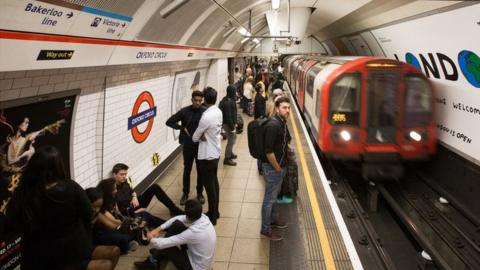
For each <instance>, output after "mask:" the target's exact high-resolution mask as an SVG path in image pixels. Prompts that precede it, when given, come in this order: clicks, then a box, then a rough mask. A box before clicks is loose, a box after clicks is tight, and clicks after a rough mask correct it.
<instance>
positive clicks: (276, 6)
mask: <svg viewBox="0 0 480 270" xmlns="http://www.w3.org/2000/svg"><path fill="white" fill-rule="evenodd" d="M279 8H280V0H272V9H273V10H277V9H279Z"/></svg>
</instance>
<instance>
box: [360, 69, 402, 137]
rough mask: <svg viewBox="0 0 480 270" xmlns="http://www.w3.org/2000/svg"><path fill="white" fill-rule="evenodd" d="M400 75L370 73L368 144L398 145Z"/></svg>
mask: <svg viewBox="0 0 480 270" xmlns="http://www.w3.org/2000/svg"><path fill="white" fill-rule="evenodd" d="M399 82H400V75H399V74H398V73H393V72H388V73H387V72H381V71H370V72H369V78H368V83H367V85H368V90H367V108H368V110H367V143H374V144H375V143H382V144H385V143H386V144H396V143H397V140H396V126H397V123H398V116H399V106H398V102H399V88H400V87H399V86H400V84H399Z"/></svg>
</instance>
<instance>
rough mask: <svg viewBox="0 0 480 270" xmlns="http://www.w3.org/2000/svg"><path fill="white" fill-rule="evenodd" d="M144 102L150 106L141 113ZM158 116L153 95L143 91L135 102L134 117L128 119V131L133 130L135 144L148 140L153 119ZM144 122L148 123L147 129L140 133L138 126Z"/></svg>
mask: <svg viewBox="0 0 480 270" xmlns="http://www.w3.org/2000/svg"><path fill="white" fill-rule="evenodd" d="M144 102H145V103H147V104H148V109H147V110H144V111H142V112H139V110H140V106H141V105H142V104H143V103H144ZM156 115H157V107H156V106H155V102H154V101H153V96H152V94H151V93H150V92H148V91H143V92H142V93H141V94H140V95H138V97H137V100H135V104H134V105H133V110H132V116H130V117H129V118H128V129H129V130H131V132H132V137H133V139H134V140H135V142H137V143H142V142H144V141H145V140H146V139H147V138H148V135H149V134H150V131H152V127H153V119H154V118H155V116H156ZM144 122H148V124H147V127H146V128H145V129H144V130H143V131H140V130H139V129H138V126H139V125H140V124H142V123H144Z"/></svg>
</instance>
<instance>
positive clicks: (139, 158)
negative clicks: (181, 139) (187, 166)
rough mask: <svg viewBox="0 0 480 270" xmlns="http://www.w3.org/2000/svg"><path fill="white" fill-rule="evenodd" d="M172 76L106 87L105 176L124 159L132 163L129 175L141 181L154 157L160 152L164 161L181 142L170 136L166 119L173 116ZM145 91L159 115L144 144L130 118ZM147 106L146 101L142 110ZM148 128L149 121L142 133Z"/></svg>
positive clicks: (148, 170) (144, 125) (143, 126)
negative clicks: (134, 133) (133, 131)
mask: <svg viewBox="0 0 480 270" xmlns="http://www.w3.org/2000/svg"><path fill="white" fill-rule="evenodd" d="M172 80H173V77H172V76H163V77H160V78H157V79H152V80H148V81H141V82H137V83H131V84H126V85H121V86H117V87H113V88H107V90H106V96H105V100H106V106H105V126H104V152H103V165H104V168H103V176H104V177H106V176H108V175H109V173H110V169H111V168H112V167H113V165H114V164H115V163H118V162H121V163H125V164H127V165H129V166H130V167H131V169H130V170H129V174H130V176H131V177H132V180H133V181H134V184H138V182H139V181H141V180H142V179H144V178H145V177H146V176H147V175H148V174H149V173H150V172H151V171H152V170H153V169H154V168H155V166H153V164H152V156H153V154H154V153H158V154H159V155H160V159H161V160H163V159H165V157H167V156H168V155H169V154H170V153H171V152H172V151H173V150H175V148H176V147H177V146H178V143H177V142H176V141H174V140H173V137H171V138H170V140H169V139H168V137H167V132H168V131H169V128H167V126H166V125H165V121H166V120H167V118H168V117H169V116H170V99H169V97H170V93H171V81H172ZM143 91H148V92H150V93H151V94H152V96H153V98H154V103H155V106H156V107H157V114H156V117H154V118H153V119H154V120H153V127H152V130H151V132H150V134H149V136H148V137H147V139H146V140H145V141H144V142H142V143H137V142H135V141H134V139H133V137H132V134H131V130H128V129H127V126H128V124H127V120H128V118H129V117H130V116H131V115H132V109H133V106H134V103H135V100H136V98H137V97H138V95H139V94H140V93H142V92H143ZM146 109H148V106H147V104H146V103H145V102H144V103H143V104H142V106H141V107H140V110H139V111H140V112H141V111H144V110H146ZM146 127H147V122H144V123H142V124H140V125H139V126H138V129H139V131H140V132H142V131H144V130H145V128H146Z"/></svg>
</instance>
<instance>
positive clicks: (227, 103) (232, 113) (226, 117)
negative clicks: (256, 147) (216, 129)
mask: <svg viewBox="0 0 480 270" xmlns="http://www.w3.org/2000/svg"><path fill="white" fill-rule="evenodd" d="M236 91H237V89H236V88H235V86H234V85H229V86H228V87H227V95H226V96H225V97H224V98H223V99H222V100H221V101H220V104H219V105H218V107H219V108H220V110H221V111H222V115H223V130H225V134H226V137H227V146H226V147H225V159H224V160H223V164H225V165H229V166H236V165H237V163H236V162H235V161H233V160H234V159H236V158H237V155H235V154H234V153H233V145H234V144H235V140H236V138H237V134H236V133H235V127H236V125H237V104H236V102H235V97H236Z"/></svg>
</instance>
